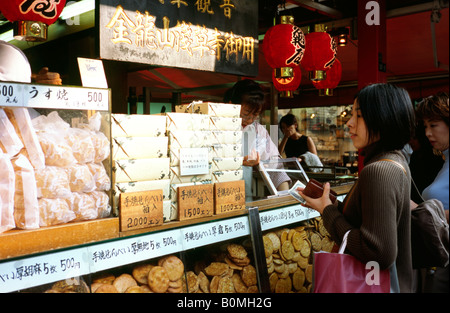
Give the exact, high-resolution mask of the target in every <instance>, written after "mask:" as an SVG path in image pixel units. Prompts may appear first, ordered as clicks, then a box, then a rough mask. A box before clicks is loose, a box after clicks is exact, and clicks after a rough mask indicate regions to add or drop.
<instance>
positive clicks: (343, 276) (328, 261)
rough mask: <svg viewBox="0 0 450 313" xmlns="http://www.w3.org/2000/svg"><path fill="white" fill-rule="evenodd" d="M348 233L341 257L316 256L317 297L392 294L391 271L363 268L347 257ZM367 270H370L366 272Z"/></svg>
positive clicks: (315, 279)
mask: <svg viewBox="0 0 450 313" xmlns="http://www.w3.org/2000/svg"><path fill="white" fill-rule="evenodd" d="M348 233H349V232H347V233H346V234H345V236H344V239H343V241H342V245H341V247H340V249H339V252H338V253H328V252H317V253H314V292H315V293H389V292H390V274H389V270H379V268H376V266H375V267H373V266H372V265H376V264H375V263H371V264H367V266H366V264H363V263H361V262H360V261H358V260H357V259H356V258H355V257H353V256H351V255H348V254H344V250H345V247H346V245H347V236H348ZM366 267H367V269H366Z"/></svg>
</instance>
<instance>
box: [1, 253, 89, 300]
mask: <svg viewBox="0 0 450 313" xmlns="http://www.w3.org/2000/svg"><path fill="white" fill-rule="evenodd" d="M86 253H87V251H86V249H85V248H80V249H74V250H68V251H63V252H57V253H48V254H45V255H42V256H37V257H32V258H26V259H22V260H16V261H11V262H5V263H1V264H0V292H11V291H16V290H23V289H26V288H30V287H34V286H40V285H44V284H48V283H52V282H56V281H59V280H64V279H69V278H73V277H78V276H81V275H87V274H89V273H90V270H89V264H88V263H87V262H86Z"/></svg>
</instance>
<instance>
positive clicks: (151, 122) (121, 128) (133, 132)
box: [111, 114, 167, 138]
mask: <svg viewBox="0 0 450 313" xmlns="http://www.w3.org/2000/svg"><path fill="white" fill-rule="evenodd" d="M166 125H167V117H166V116H164V115H143V114H139V115H136V114H133V115H129V114H111V136H112V137H113V138H114V137H133V136H134V137H136V136H140V137H161V136H165V135H166Z"/></svg>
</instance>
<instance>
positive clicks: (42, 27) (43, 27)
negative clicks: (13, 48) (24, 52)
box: [0, 0, 66, 41]
mask: <svg viewBox="0 0 450 313" xmlns="http://www.w3.org/2000/svg"><path fill="white" fill-rule="evenodd" d="M65 5H66V0H7V1H6V0H2V1H0V12H2V14H3V15H4V16H5V17H6V18H7V19H8V20H9V21H10V22H13V23H14V36H15V38H16V39H19V40H26V41H45V40H47V28H48V26H49V25H51V24H53V23H54V22H55V21H56V20H57V19H58V17H59V16H60V15H61V13H62V11H63V9H64V6H65Z"/></svg>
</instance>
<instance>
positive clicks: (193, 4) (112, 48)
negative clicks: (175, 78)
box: [99, 0, 258, 76]
mask: <svg viewBox="0 0 450 313" xmlns="http://www.w3.org/2000/svg"><path fill="white" fill-rule="evenodd" d="M99 11H100V23H99V32H100V36H99V37H100V42H99V47H100V57H101V58H104V59H109V60H117V61H125V62H135V63H144V64H152V65H162V66H170V67H179V68H188V69H198V70H205V71H214V72H221V73H228V74H237V75H246V76H256V75H257V73H258V1H255V0H207V1H205V0H198V1H183V0H143V1H131V0H100V4H99Z"/></svg>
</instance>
